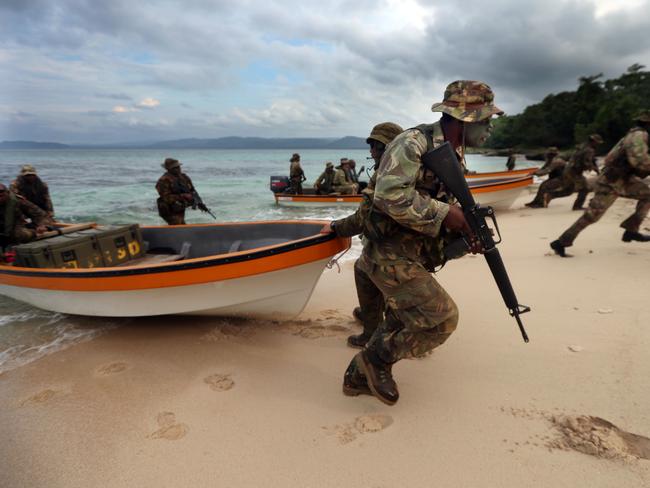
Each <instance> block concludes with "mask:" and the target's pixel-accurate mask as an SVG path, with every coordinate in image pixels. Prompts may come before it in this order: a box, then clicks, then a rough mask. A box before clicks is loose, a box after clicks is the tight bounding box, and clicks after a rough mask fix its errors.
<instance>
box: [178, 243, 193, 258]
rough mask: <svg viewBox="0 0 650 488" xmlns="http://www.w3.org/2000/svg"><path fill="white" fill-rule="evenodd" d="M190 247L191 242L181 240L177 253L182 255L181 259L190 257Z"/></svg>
mask: <svg viewBox="0 0 650 488" xmlns="http://www.w3.org/2000/svg"><path fill="white" fill-rule="evenodd" d="M190 249H192V243H191V242H188V241H183V244H182V245H181V251H180V252H179V254H180V255H181V256H183V259H187V258H189V257H190Z"/></svg>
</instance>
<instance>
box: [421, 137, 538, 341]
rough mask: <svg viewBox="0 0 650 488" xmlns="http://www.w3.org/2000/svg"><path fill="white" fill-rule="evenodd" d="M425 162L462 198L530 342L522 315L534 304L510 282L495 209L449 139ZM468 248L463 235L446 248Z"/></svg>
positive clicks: (456, 251) (449, 252) (452, 251)
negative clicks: (478, 193) (484, 201)
mask: <svg viewBox="0 0 650 488" xmlns="http://www.w3.org/2000/svg"><path fill="white" fill-rule="evenodd" d="M422 164H423V165H424V166H425V167H426V168H427V169H429V170H430V171H432V172H433V173H434V174H435V175H436V176H437V177H438V179H439V180H440V181H441V183H442V184H444V185H445V187H446V188H447V189H448V190H449V192H450V193H451V194H452V195H454V197H456V199H457V200H458V203H459V204H460V206H461V208H462V209H463V213H464V214H465V218H466V219H467V222H468V224H469V226H470V227H471V229H472V231H473V232H474V235H475V236H476V237H477V238H478V239H479V240H480V242H481V246H482V247H483V250H484V256H485V260H486V261H487V263H488V266H489V268H490V271H491V272H492V276H493V277H494V280H495V281H496V284H497V286H498V287H499V291H500V292H501V297H502V298H503V301H504V303H505V304H506V307H508V312H509V313H510V315H511V316H512V317H514V318H515V320H516V321H517V325H518V326H519V331H520V332H521V336H522V338H523V339H524V342H528V335H527V334H526V330H525V329H524V324H523V323H522V321H521V318H520V317H519V315H520V314H522V313H526V312H529V311H530V307H527V306H526V305H521V304H519V301H518V300H517V296H516V295H515V291H514V289H513V288H512V284H511V283H510V278H509V276H508V272H507V271H506V268H505V265H504V264H503V259H501V254H500V253H499V250H498V249H497V247H496V244H498V243H499V242H501V234H500V233H499V227H498V225H497V221H496V217H495V216H494V210H493V209H492V207H482V206H481V205H479V204H477V203H476V201H475V200H474V197H473V196H472V193H471V192H470V189H469V186H467V181H466V180H465V176H464V175H463V172H462V169H461V167H460V165H459V164H458V159H457V158H456V153H455V151H454V150H453V149H452V147H451V145H450V144H449V143H448V142H445V143H444V144H442V145H440V146H438V147H437V148H435V149H433V150H431V151H428V152H426V153H425V154H424V155H423V156H422ZM487 217H489V218H491V219H492V222H493V223H494V228H495V231H496V233H497V236H498V238H499V240H498V241H496V242H495V240H494V238H493V237H492V229H490V227H489V226H488V224H487V221H486V218H487ZM468 250H469V244H468V243H467V241H466V240H465V239H459V240H457V241H454V242H452V243H451V244H450V245H449V246H447V248H445V255H446V256H448V257H450V258H453V257H459V256H460V255H462V254H464V253H465V252H467V251H468Z"/></svg>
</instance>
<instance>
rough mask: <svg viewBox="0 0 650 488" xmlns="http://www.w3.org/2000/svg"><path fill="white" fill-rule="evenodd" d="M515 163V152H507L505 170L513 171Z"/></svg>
mask: <svg viewBox="0 0 650 488" xmlns="http://www.w3.org/2000/svg"><path fill="white" fill-rule="evenodd" d="M516 161H517V156H515V152H514V151H513V150H512V149H511V150H510V151H508V160H507V161H506V169H507V170H508V171H512V170H513V169H515V164H516Z"/></svg>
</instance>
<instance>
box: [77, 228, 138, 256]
mask: <svg viewBox="0 0 650 488" xmlns="http://www.w3.org/2000/svg"><path fill="white" fill-rule="evenodd" d="M100 229H101V232H100V233H98V234H97V243H98V244H99V250H100V251H101V253H102V259H103V260H104V266H117V265H119V264H123V263H126V262H128V261H131V260H132V259H135V258H139V257H142V256H144V253H145V250H144V244H143V242H142V232H140V226H139V225H138V224H132V225H120V226H116V225H104V226H102V227H101V228H100ZM81 232H85V231H81Z"/></svg>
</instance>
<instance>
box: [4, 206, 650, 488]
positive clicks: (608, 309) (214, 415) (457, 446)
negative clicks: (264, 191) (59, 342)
mask: <svg viewBox="0 0 650 488" xmlns="http://www.w3.org/2000/svg"><path fill="white" fill-rule="evenodd" d="M530 198H531V197H530V195H526V196H525V197H522V198H521V199H520V200H519V201H518V202H517V203H516V204H515V206H514V208H515V209H514V210H511V211H508V212H500V213H499V224H500V227H501V230H502V233H503V235H504V239H505V240H504V242H503V243H502V244H501V245H500V249H501V252H502V254H503V256H504V260H505V263H506V266H507V268H508V271H509V273H510V277H511V280H512V282H513V285H514V287H515V290H516V292H517V294H518V296H519V299H520V301H521V302H522V303H524V304H527V305H530V306H531V307H532V308H533V311H532V312H531V313H529V314H526V315H523V316H522V317H523V320H524V323H525V325H526V327H527V329H528V333H529V335H530V338H531V342H530V343H529V344H524V343H523V342H522V340H521V338H520V336H519V332H518V330H517V327H516V324H515V321H514V320H513V319H512V318H510V317H509V316H508V314H507V311H506V309H505V306H504V305H503V302H502V301H501V298H500V296H499V293H498V290H497V288H496V286H495V285H494V283H493V281H492V277H491V275H490V273H489V271H488V268H487V265H486V264H485V262H484V260H483V258H482V257H466V258H463V259H462V260H459V261H457V262H452V263H450V264H448V265H447V267H445V269H444V270H443V271H442V272H441V273H440V274H439V275H438V278H439V279H440V281H441V282H442V283H443V285H444V286H445V287H446V288H447V290H448V291H449V292H450V294H451V295H452V297H454V299H455V300H456V302H457V303H458V305H459V308H460V311H461V314H460V323H459V327H458V330H457V331H456V332H455V333H454V335H453V336H452V337H451V339H450V340H449V341H448V342H447V343H446V344H444V345H443V346H442V347H440V348H439V349H437V350H436V351H435V352H434V353H433V354H432V355H431V356H429V357H427V358H425V359H421V360H412V361H402V362H400V363H399V364H398V365H397V366H396V367H395V370H394V373H395V377H396V380H397V382H398V384H399V387H400V394H401V398H400V401H399V402H398V404H397V405H395V406H393V407H388V406H386V405H384V404H382V403H380V402H379V401H377V400H376V399H374V398H372V397H368V396H360V397H356V398H349V397H345V396H344V395H343V394H342V393H341V379H342V374H343V371H344V370H345V367H346V365H347V363H348V362H349V360H350V358H351V357H352V356H353V354H354V353H355V350H352V349H350V348H348V347H347V346H346V345H345V338H346V336H347V335H348V334H350V333H352V332H356V331H358V330H359V326H358V325H357V324H355V323H354V321H353V319H352V316H351V310H352V308H353V307H354V306H355V305H356V295H355V292H354V285H353V273H352V263H351V262H348V263H345V264H344V266H343V267H342V271H341V273H337V272H336V269H334V270H328V271H326V272H325V273H324V275H323V277H322V279H321V281H320V283H319V285H318V286H317V288H316V290H315V294H314V296H313V297H312V299H311V301H310V303H309V304H308V306H307V308H306V310H305V311H304V312H303V314H302V315H301V316H300V317H299V318H298V319H297V320H294V321H292V322H288V323H281V324H280V323H273V322H259V321H258V322H255V321H245V320H230V319H216V318H201V319H197V318H191V317H159V318H147V319H139V320H132V321H129V322H128V324H126V325H124V326H122V327H120V328H118V329H115V330H112V331H109V332H108V333H106V334H104V335H102V336H101V337H99V338H96V339H94V340H92V341H90V342H86V343H83V344H79V345H76V346H73V347H71V348H69V349H67V350H64V351H61V352H58V353H55V354H52V355H49V356H47V357H45V358H43V359H40V360H38V361H36V362H33V363H31V364H28V365H26V366H23V367H20V368H18V369H15V370H13V371H9V372H6V373H4V374H2V375H0V411H1V412H2V415H0V438H2V440H3V442H2V443H1V444H0V459H2V469H0V486H2V487H18V486H43V487H66V488H70V487H88V486H111V487H141V486H156V487H178V486H193V487H194V486H250V487H258V486H265V487H294V486H295V487H321V486H322V487H329V486H341V487H347V486H355V487H359V486H362V487H388V486H436V487H461V486H467V487H470V486H482V487H488V486H489V487H497V486H498V487H521V486H534V487H549V486H553V487H572V488H573V487H576V486H590V487H592V488H594V487H611V486H625V487H644V486H645V487H647V486H650V460H646V459H644V458H650V441H648V440H647V438H648V437H650V409H648V405H649V404H650V388H648V378H650V355H649V354H648V350H649V348H650V329H649V328H648V324H650V307H649V306H648V285H650V277H649V274H648V271H649V270H650V244H645V243H630V244H626V243H623V242H621V240H620V238H621V234H622V230H621V229H619V228H618V223H619V222H620V221H621V220H623V218H624V217H625V216H626V215H628V214H629V213H630V212H631V211H632V209H633V206H634V203H633V202H629V201H625V200H620V201H619V202H617V203H616V204H615V205H614V207H612V209H610V211H609V212H608V213H607V214H606V215H605V217H604V218H603V219H602V221H601V222H599V223H597V224H596V225H593V226H591V227H590V228H588V229H587V230H586V231H585V232H583V234H582V235H581V236H580V237H579V238H578V240H577V241H576V245H575V246H574V247H573V248H571V251H570V252H572V253H573V254H575V257H574V258H572V259H564V260H563V259H560V258H559V257H556V256H554V255H552V254H551V253H550V249H549V247H548V243H549V242H550V241H551V240H552V239H554V238H556V237H557V236H558V235H559V234H560V233H561V232H562V231H563V230H564V229H565V228H566V227H568V226H569V225H570V224H571V223H572V222H573V220H574V219H575V218H577V217H578V215H579V214H578V213H576V212H572V211H571V210H570V205H571V203H572V199H571V198H564V199H558V200H554V201H553V202H552V204H551V207H550V208H549V209H547V210H531V209H526V208H524V207H522V204H523V203H524V202H525V201H528V200H529V199H530ZM645 227H650V222H649V221H646V224H645ZM646 231H647V230H646Z"/></svg>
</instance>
